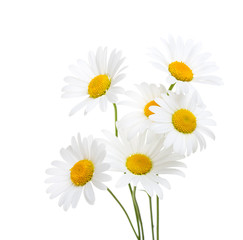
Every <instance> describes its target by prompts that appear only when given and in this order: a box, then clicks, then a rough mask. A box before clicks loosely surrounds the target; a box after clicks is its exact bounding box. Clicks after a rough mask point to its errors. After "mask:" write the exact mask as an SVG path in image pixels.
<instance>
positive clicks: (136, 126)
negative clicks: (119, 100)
mask: <svg viewBox="0 0 243 240" xmlns="http://www.w3.org/2000/svg"><path fill="white" fill-rule="evenodd" d="M136 87H137V89H138V91H139V93H136V92H134V91H129V92H127V96H128V97H130V98H131V101H127V102H126V105H127V106H130V107H134V108H135V110H134V111H133V112H131V113H128V114H127V115H126V116H124V117H123V118H122V119H121V120H120V121H119V122H118V123H117V126H118V128H120V129H126V130H127V131H128V132H127V136H128V139H131V138H133V137H134V136H135V135H136V134H137V133H138V132H140V133H144V132H145V131H146V130H147V129H149V128H150V126H151V124H152V121H151V119H149V116H150V115H151V114H153V113H152V112H151V111H150V110H149V107H150V106H154V105H155V106H158V104H157V103H156V102H155V101H154V99H155V98H157V97H160V96H161V94H162V93H166V89H165V87H164V86H163V85H160V86H159V87H157V86H156V85H155V84H147V83H141V84H140V85H136Z"/></svg>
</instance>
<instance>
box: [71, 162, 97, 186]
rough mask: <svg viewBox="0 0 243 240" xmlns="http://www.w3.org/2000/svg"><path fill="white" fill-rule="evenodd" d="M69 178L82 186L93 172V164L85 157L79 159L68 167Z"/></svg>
mask: <svg viewBox="0 0 243 240" xmlns="http://www.w3.org/2000/svg"><path fill="white" fill-rule="evenodd" d="M70 171H71V172H70V178H71V180H72V182H73V184H74V185H75V186H84V185H85V184H86V183H87V182H89V181H90V180H91V179H92V177H93V173H94V164H93V163H92V162H91V161H90V160H87V159H84V160H81V161H79V162H77V163H75V164H74V165H73V167H72V168H71V169H70Z"/></svg>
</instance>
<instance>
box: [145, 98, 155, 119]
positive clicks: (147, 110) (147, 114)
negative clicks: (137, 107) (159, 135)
mask: <svg viewBox="0 0 243 240" xmlns="http://www.w3.org/2000/svg"><path fill="white" fill-rule="evenodd" d="M151 106H159V105H158V104H157V103H156V102H155V101H154V100H153V101H151V102H149V103H147V104H146V105H145V107H144V115H145V116H146V117H149V116H150V115H152V114H154V113H153V112H151V111H150V110H149V107H151Z"/></svg>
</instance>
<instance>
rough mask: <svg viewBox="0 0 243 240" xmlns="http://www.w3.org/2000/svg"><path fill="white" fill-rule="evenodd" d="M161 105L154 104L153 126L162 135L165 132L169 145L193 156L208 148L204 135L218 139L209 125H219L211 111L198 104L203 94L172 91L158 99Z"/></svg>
mask: <svg viewBox="0 0 243 240" xmlns="http://www.w3.org/2000/svg"><path fill="white" fill-rule="evenodd" d="M155 101H156V103H157V104H158V105H159V106H151V107H150V111H152V112H154V114H153V115H151V116H150V119H151V120H152V121H153V124H152V127H151V129H152V130H153V131H154V132H156V133H158V134H159V133H160V134H165V141H164V145H165V147H170V146H173V149H174V151H175V152H178V153H180V154H185V152H187V155H190V154H191V153H192V152H193V153H194V152H195V151H196V150H197V146H198V143H199V145H200V149H201V150H202V149H204V148H205V147H206V141H205V139H204V136H203V135H202V134H205V135H207V136H209V137H211V138H212V139H215V136H214V134H213V132H212V131H211V130H210V129H209V128H208V127H207V125H209V126H210V125H211V126H213V125H215V122H214V121H213V120H212V119H209V117H210V116H211V113H210V112H208V111H206V110H205V108H202V107H201V105H200V106H199V105H198V102H199V97H198V94H196V93H195V92H194V93H193V94H188V95H183V94H175V93H172V92H171V93H170V95H169V96H168V95H166V94H164V95H163V98H158V99H156V100H155Z"/></svg>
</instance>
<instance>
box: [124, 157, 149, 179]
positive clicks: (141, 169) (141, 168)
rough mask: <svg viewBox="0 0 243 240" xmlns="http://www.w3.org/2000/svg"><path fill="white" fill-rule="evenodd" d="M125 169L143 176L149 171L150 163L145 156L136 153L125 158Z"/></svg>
mask: <svg viewBox="0 0 243 240" xmlns="http://www.w3.org/2000/svg"><path fill="white" fill-rule="evenodd" d="M126 167H127V169H128V170H129V171H130V172H132V173H133V174H136V175H143V174H146V173H148V172H149V171H150V170H151V168H152V162H151V160H150V158H149V157H147V156H146V155H144V154H140V153H136V154H133V155H131V156H130V157H128V158H127V161H126Z"/></svg>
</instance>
